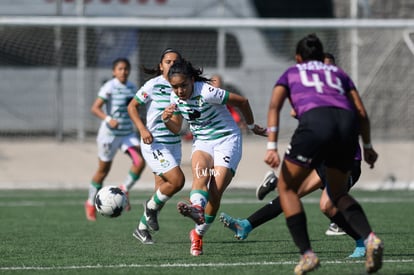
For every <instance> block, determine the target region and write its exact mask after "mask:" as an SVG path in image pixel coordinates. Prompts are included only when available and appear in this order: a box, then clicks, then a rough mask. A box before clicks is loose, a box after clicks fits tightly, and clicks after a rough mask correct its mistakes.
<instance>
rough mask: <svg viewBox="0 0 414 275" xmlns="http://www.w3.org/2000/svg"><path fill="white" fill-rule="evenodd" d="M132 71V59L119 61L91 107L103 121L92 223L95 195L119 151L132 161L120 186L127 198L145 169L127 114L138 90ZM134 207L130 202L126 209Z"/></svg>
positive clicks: (91, 212) (89, 210) (89, 204)
mask: <svg viewBox="0 0 414 275" xmlns="http://www.w3.org/2000/svg"><path fill="white" fill-rule="evenodd" d="M130 69H131V65H130V63H129V61H128V59H126V58H118V59H116V60H115V61H114V62H113V66H112V73H113V78H112V79H111V80H109V81H107V82H105V83H104V85H103V86H102V87H101V89H100V90H99V92H98V97H97V98H96V100H95V102H94V103H93V104H92V107H91V112H92V113H93V114H94V115H95V116H97V117H98V118H100V119H101V120H102V122H101V126H100V128H99V131H98V135H97V138H96V142H97V145H98V157H99V164H98V169H97V171H96V172H95V174H94V175H93V177H92V181H91V184H90V187H89V195H88V200H87V201H86V202H85V213H86V218H87V219H88V220H90V221H95V220H96V210H95V206H94V201H95V196H96V194H97V193H98V191H99V190H100V189H101V188H102V186H103V181H104V179H105V178H106V176H107V175H108V173H109V171H110V169H111V165H112V160H113V158H114V157H115V154H116V152H117V151H118V149H120V150H122V151H123V152H124V153H126V154H128V156H129V157H131V159H132V166H131V168H130V170H129V173H128V175H127V178H126V180H125V182H124V183H123V184H122V185H121V186H120V188H121V189H122V190H123V191H124V192H125V194H126V195H127V196H128V192H129V190H130V189H131V188H132V186H133V185H134V184H135V182H136V181H137V180H138V179H139V177H140V176H141V173H142V171H143V170H144V168H145V162H144V159H143V158H142V155H141V150H140V147H139V140H138V137H137V133H136V132H135V131H134V128H133V125H132V121H131V119H130V118H129V115H128V111H127V106H128V103H129V101H130V100H131V99H132V97H133V96H134V94H135V91H136V86H135V84H133V83H132V82H130V81H128V76H129V73H130ZM130 208H131V206H130V204H129V200H128V205H127V207H126V210H127V211H128V210H130Z"/></svg>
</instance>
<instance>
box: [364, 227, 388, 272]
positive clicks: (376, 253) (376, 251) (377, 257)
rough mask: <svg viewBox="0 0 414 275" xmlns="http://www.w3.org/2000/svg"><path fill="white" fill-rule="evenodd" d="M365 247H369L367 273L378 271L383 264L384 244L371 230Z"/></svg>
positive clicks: (366, 261)
mask: <svg viewBox="0 0 414 275" xmlns="http://www.w3.org/2000/svg"><path fill="white" fill-rule="evenodd" d="M365 247H366V248H367V255H366V260H365V270H366V271H367V273H373V272H376V271H377V270H379V269H380V268H381V266H382V253H383V251H384V244H383V242H382V241H381V240H380V239H379V238H378V237H377V236H376V235H375V234H374V233H373V232H371V234H369V236H368V238H367V239H366V240H365Z"/></svg>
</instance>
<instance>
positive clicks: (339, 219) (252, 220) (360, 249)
mask: <svg viewBox="0 0 414 275" xmlns="http://www.w3.org/2000/svg"><path fill="white" fill-rule="evenodd" d="M324 63H325V64H335V59H334V57H333V55H331V54H329V53H325V58H324ZM291 115H292V116H293V117H296V114H295V113H294V112H291ZM360 175H361V149H360V147H359V146H358V151H357V154H356V155H355V160H354V164H353V167H352V171H351V174H350V176H349V178H348V186H349V188H351V187H352V186H353V185H354V184H355V183H356V182H357V181H358V179H359V176H360ZM263 185H265V187H263V188H258V190H261V191H260V196H261V197H258V198H259V199H260V200H262V199H263V198H264V196H266V194H268V193H269V192H271V191H272V190H274V189H275V188H276V185H277V177H276V175H275V174H274V172H273V171H270V172H269V173H267V174H266V176H265V178H264V180H263V184H261V186H260V187H262V186H263ZM325 186H326V178H325V168H324V166H323V164H322V165H320V166H319V167H317V168H316V169H315V170H314V171H313V172H312V173H311V174H310V175H309V176H308V177H307V178H306V180H305V182H304V183H303V184H302V186H301V188H300V189H299V190H298V195H299V197H303V196H306V195H307V194H309V193H311V192H313V191H315V190H317V189H319V188H321V189H323V192H322V195H321V199H320V208H321V211H322V212H323V213H324V214H325V215H326V216H327V217H328V218H329V219H330V220H331V221H332V223H331V224H330V226H329V229H328V231H327V232H331V230H333V229H334V228H337V231H335V233H336V234H337V235H340V234H339V233H340V232H342V233H343V234H346V233H345V232H344V231H342V229H341V227H339V226H338V225H337V224H338V223H339V224H340V225H341V226H342V227H344V228H345V231H347V232H348V233H349V235H350V236H351V237H352V238H353V239H354V240H355V241H356V247H355V250H354V252H353V253H352V254H351V255H349V257H350V258H359V257H364V256H365V246H364V241H363V239H361V237H360V236H359V235H358V234H357V233H356V232H355V231H353V230H352V228H350V226H349V225H348V224H347V222H346V221H345V220H344V219H343V216H342V215H340V214H338V211H337V209H336V207H335V206H334V205H333V204H332V202H331V200H330V199H329V196H328V194H327V192H326V189H325ZM282 212H283V211H282V207H281V206H280V200H279V197H276V198H275V199H273V200H272V201H270V202H269V203H268V204H266V205H264V206H263V207H262V208H260V209H258V210H257V211H256V212H254V213H252V214H251V215H250V216H249V217H248V218H246V219H238V218H237V219H236V218H233V217H232V216H230V215H228V214H226V213H221V214H220V221H221V222H223V223H224V226H225V227H227V228H229V229H230V230H232V231H233V232H234V233H235V235H234V237H235V238H236V239H238V240H244V239H246V238H247V236H248V234H249V233H250V232H251V231H252V230H253V229H254V228H257V227H259V226H260V225H262V224H264V223H266V222H268V221H270V220H272V219H274V218H276V217H277V216H279V215H280V214H281V213H282ZM331 234H332V233H330V234H327V235H331Z"/></svg>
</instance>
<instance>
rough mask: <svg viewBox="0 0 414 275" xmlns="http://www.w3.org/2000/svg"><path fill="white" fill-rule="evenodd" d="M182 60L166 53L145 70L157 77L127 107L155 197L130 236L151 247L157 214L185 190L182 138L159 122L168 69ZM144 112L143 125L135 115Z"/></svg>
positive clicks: (170, 51) (166, 101)
mask: <svg viewBox="0 0 414 275" xmlns="http://www.w3.org/2000/svg"><path fill="white" fill-rule="evenodd" d="M179 60H181V54H180V53H179V52H177V51H176V50H174V49H170V48H168V49H166V50H164V51H163V53H162V54H161V58H160V62H159V64H157V66H156V68H154V69H147V68H144V71H145V72H146V73H148V74H152V75H156V76H155V77H154V78H152V79H150V80H148V81H147V82H146V83H145V84H144V85H143V86H142V87H141V88H140V89H139V90H138V91H137V93H136V95H135V97H134V99H133V100H131V102H130V104H129V105H128V113H129V115H130V117H131V119H132V121H133V122H134V124H135V126H136V127H137V128H138V131H139V133H140V135H141V148H142V153H143V155H144V158H145V161H146V162H147V163H148V165H149V166H150V167H151V169H152V171H153V173H154V180H155V193H154V194H153V195H152V196H151V197H150V198H149V199H148V200H147V201H146V202H145V203H144V214H143V215H142V217H141V220H140V222H139V223H138V226H137V228H136V230H135V231H134V233H133V236H134V237H135V238H137V239H138V240H140V241H141V242H142V243H143V244H152V243H153V240H152V237H151V234H150V230H151V231H158V230H159V225H158V214H159V212H160V210H161V208H162V207H163V206H164V204H165V203H166V202H167V201H168V200H169V199H170V198H171V197H172V196H173V195H174V194H175V193H177V192H178V191H180V190H181V189H182V188H183V186H184V181H185V177H184V173H183V172H182V170H181V168H180V163H181V136H180V135H179V134H176V133H172V132H171V131H170V130H168V128H167V127H165V125H164V122H163V121H162V119H161V115H162V112H163V111H164V109H165V108H166V107H167V106H168V105H169V104H170V94H171V93H172V89H171V86H170V83H168V81H167V74H168V70H169V69H170V67H171V66H172V65H173V64H174V63H175V62H177V61H179ZM141 105H142V106H145V108H146V113H147V115H146V124H144V122H143V120H142V119H141V117H140V115H139V113H138V107H139V106H141Z"/></svg>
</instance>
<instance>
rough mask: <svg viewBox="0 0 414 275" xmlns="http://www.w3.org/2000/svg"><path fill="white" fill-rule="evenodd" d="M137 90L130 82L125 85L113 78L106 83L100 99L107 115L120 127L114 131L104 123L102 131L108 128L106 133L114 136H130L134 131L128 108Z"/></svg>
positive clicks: (100, 93)
mask: <svg viewBox="0 0 414 275" xmlns="http://www.w3.org/2000/svg"><path fill="white" fill-rule="evenodd" d="M136 90H137V87H136V86H135V85H134V84H133V83H132V82H130V81H127V83H125V84H123V83H121V82H120V81H119V80H118V79H116V78H112V79H111V80H108V81H107V82H105V84H104V85H103V86H102V87H101V89H100V90H99V92H98V97H100V98H102V100H104V102H105V112H106V114H107V115H109V116H111V117H112V118H114V119H116V120H117V121H118V123H119V125H118V127H117V128H116V129H114V128H111V127H109V126H108V125H107V123H106V122H105V121H102V123H101V129H102V128H106V129H105V130H106V132H107V133H108V134H110V135H114V136H125V135H129V134H130V133H132V132H133V131H134V128H133V124H132V121H131V119H130V117H129V115H128V110H127V107H128V104H129V102H130V101H131V99H132V98H133V97H134V94H135V91H136ZM102 130H103V129H102Z"/></svg>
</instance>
